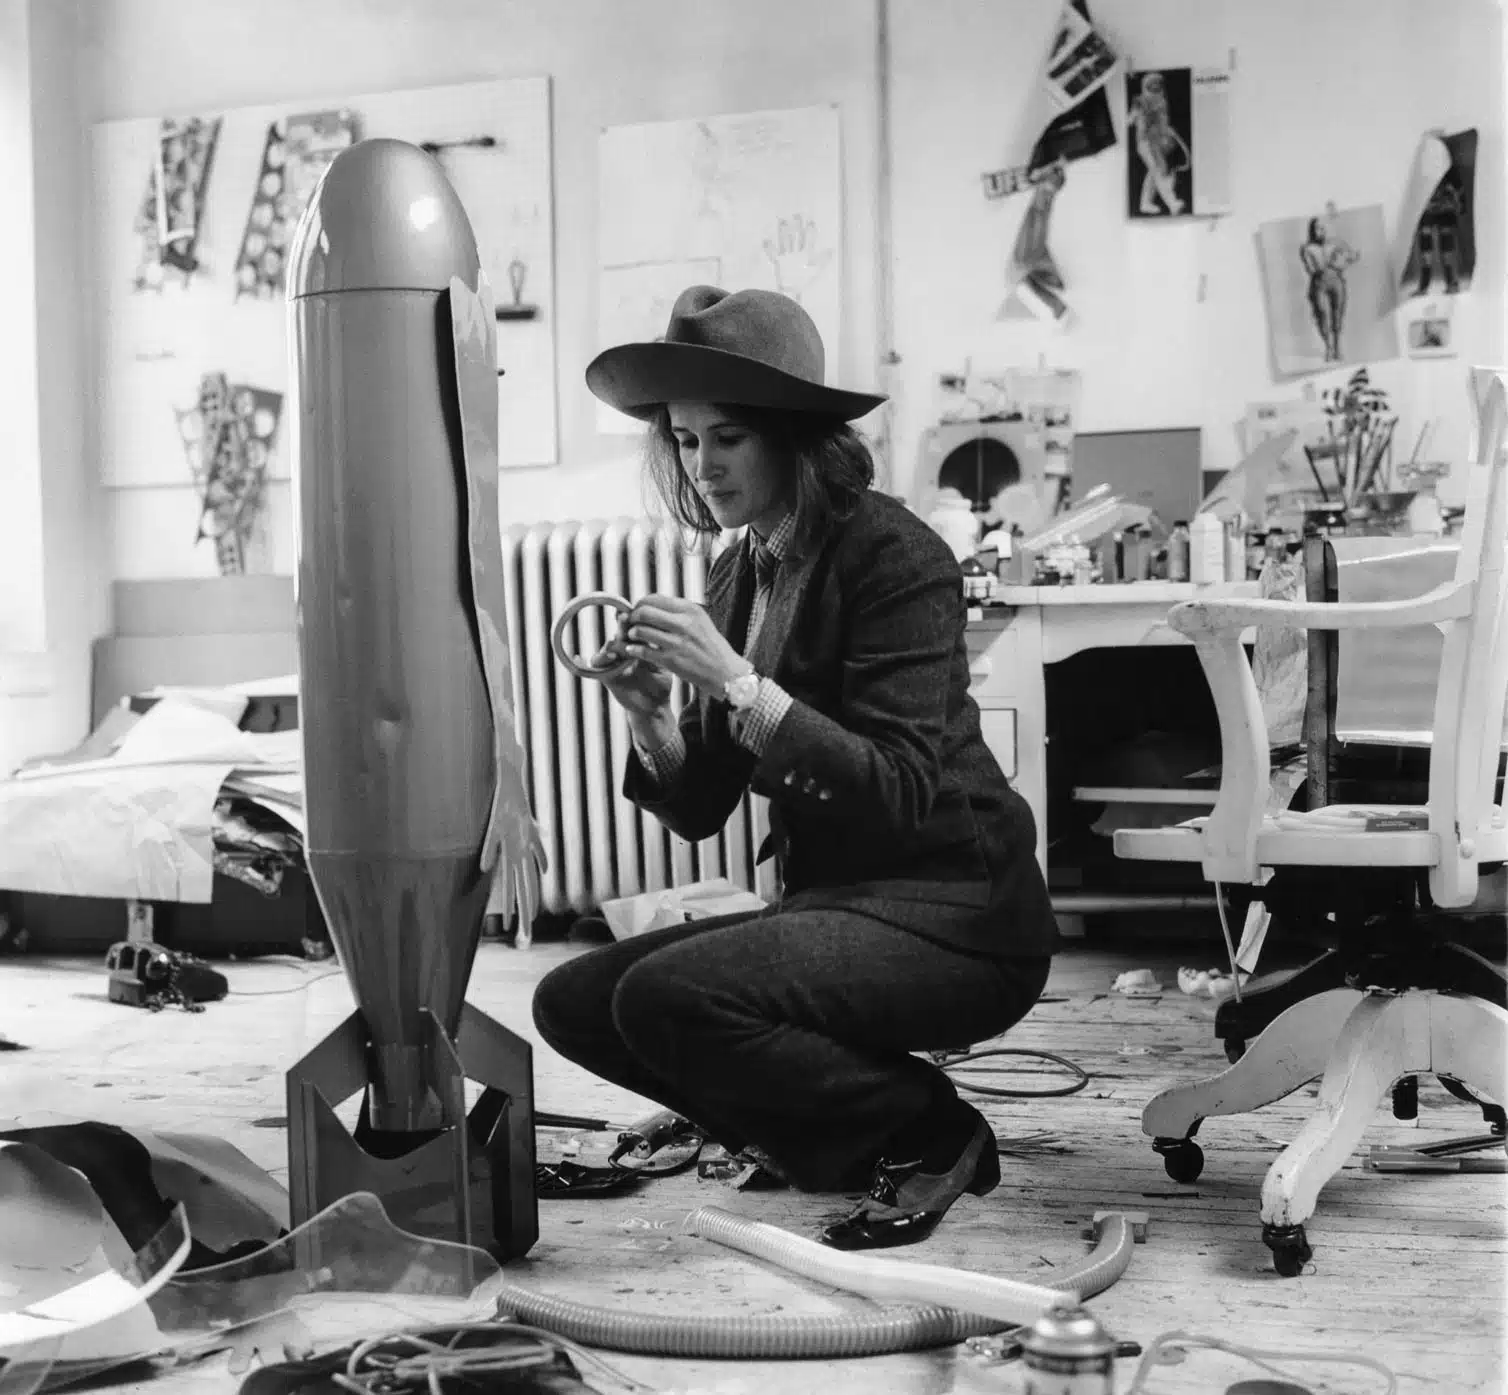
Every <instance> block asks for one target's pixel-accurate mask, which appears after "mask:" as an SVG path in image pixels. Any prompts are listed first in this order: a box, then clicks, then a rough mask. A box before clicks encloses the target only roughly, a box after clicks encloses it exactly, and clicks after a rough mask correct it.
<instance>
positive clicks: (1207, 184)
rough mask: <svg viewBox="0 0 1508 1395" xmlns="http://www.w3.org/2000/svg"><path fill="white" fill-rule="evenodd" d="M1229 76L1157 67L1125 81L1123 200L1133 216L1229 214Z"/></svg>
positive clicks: (1217, 70) (1215, 71)
mask: <svg viewBox="0 0 1508 1395" xmlns="http://www.w3.org/2000/svg"><path fill="white" fill-rule="evenodd" d="M1230 191H1231V184H1230V73H1229V72H1228V71H1226V70H1225V69H1224V68H1158V69H1148V70H1146V71H1143V72H1135V73H1130V74H1128V75H1127V77H1126V199H1127V204H1126V206H1127V211H1128V212H1129V213H1130V216H1131V217H1133V218H1178V217H1188V216H1193V217H1201V218H1202V217H1213V216H1215V215H1218V214H1222V213H1229V212H1230V208H1231V192H1230Z"/></svg>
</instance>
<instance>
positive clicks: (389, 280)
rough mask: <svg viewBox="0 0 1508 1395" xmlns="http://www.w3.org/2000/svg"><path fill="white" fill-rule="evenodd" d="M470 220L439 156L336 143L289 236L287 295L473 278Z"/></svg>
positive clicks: (421, 286)
mask: <svg viewBox="0 0 1508 1395" xmlns="http://www.w3.org/2000/svg"><path fill="white" fill-rule="evenodd" d="M477 269H478V260H477V248H476V237H475V236H474V235H473V233H472V230H471V220H470V219H468V218H467V216H466V210H465V208H463V207H462V205H461V201H460V199H459V198H457V197H456V192H455V190H454V189H453V188H451V186H450V181H449V180H448V179H446V177H445V172H444V170H442V169H441V168H440V166H439V163H438V162H437V161H436V160H434V159H433V158H432V157H431V156H429V155H426V154H425V153H424V151H422V150H420V149H419V148H418V147H417V146H413V145H409V144H407V142H405V141H401V140H364V141H361V142H360V143H358V144H356V145H353V146H351V147H350V149H348V150H343V151H342V152H341V153H340V154H339V155H337V156H336V157H335V160H334V161H333V162H332V163H331V165H330V168H329V169H328V170H326V171H325V174H324V177H323V178H322V179H321V180H320V182H319V186H318V188H316V189H315V191H314V195H313V197H312V198H311V199H310V201H309V206H308V208H307V210H306V211H305V213H304V216H303V219H302V221H301V222H300V224H299V228H298V233H297V236H296V237H295V239H294V244H293V249H292V252H291V255H290V261H289V269H288V295H289V298H290V299H292V300H297V299H299V298H300V297H303V296H310V295H324V294H330V293H336V292H340V291H367V290H407V291H435V292H442V291H445V290H446V289H447V288H448V287H449V285H450V278H451V277H452V276H459V277H460V278H461V280H462V281H464V282H465V283H466V284H467V285H468V286H474V285H475V284H476V279H477Z"/></svg>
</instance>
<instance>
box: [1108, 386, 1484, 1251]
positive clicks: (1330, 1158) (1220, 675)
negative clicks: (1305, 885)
mask: <svg viewBox="0 0 1508 1395" xmlns="http://www.w3.org/2000/svg"><path fill="white" fill-rule="evenodd" d="M1471 386H1472V390H1473V396H1474V400H1475V406H1476V411H1477V417H1478V430H1479V434H1478V439H1479V443H1480V449H1479V451H1478V456H1479V461H1478V463H1477V464H1475V465H1473V466H1472V467H1471V468H1470V476H1469V481H1468V492H1467V507H1466V515H1465V520H1464V528H1463V533H1462V538H1461V549H1460V553H1459V560H1458V563H1457V568H1456V575H1455V578H1454V580H1452V581H1451V582H1450V583H1448V584H1447V585H1444V586H1440V587H1438V588H1436V589H1435V590H1433V591H1431V592H1429V593H1428V594H1426V595H1423V596H1420V597H1418V598H1416V599H1413V600H1406V601H1396V602H1391V601H1390V602H1370V603H1356V604H1323V603H1321V604H1301V603H1292V602H1287V601H1239V600H1207V601H1190V602H1188V603H1186V604H1183V605H1180V606H1177V607H1175V608H1174V609H1173V611H1172V612H1171V614H1170V616H1169V624H1170V625H1171V626H1172V627H1173V628H1174V629H1176V630H1178V631H1180V632H1181V633H1183V634H1185V635H1187V636H1189V638H1191V639H1192V640H1193V641H1194V644H1195V645H1196V646H1197V649H1198V653H1199V659H1200V662H1201V664H1202V666H1203V668H1204V672H1205V676H1206V678H1207V679H1208V682H1209V685H1210V690H1211V692H1212V694H1213V696H1214V700H1215V706H1216V710H1217V712H1218V714H1219V718H1220V733H1221V747H1222V777H1221V785H1220V793H1219V795H1218V797H1217V799H1216V803H1215V807H1214V809H1213V811H1212V812H1211V813H1210V814H1209V815H1208V816H1207V817H1201V818H1195V819H1190V820H1189V821H1187V822H1186V823H1183V824H1180V825H1178V826H1177V827H1174V828H1161V829H1126V830H1122V831H1120V832H1118V833H1116V835H1115V851H1116V853H1117V855H1118V856H1120V857H1126V858H1137V859H1147V860H1155V861H1168V862H1198V863H1200V864H1201V865H1202V867H1203V870H1204V875H1205V877H1206V878H1207V879H1208V880H1209V881H1211V882H1214V883H1215V884H1216V886H1217V888H1218V887H1219V885H1220V884H1222V883H1246V884H1254V883H1257V882H1258V881H1260V880H1261V879H1262V878H1263V876H1265V875H1266V869H1275V868H1283V867H1311V868H1341V869H1368V868H1370V869H1374V870H1375V869H1387V868H1394V869H1400V868H1401V869H1407V868H1417V869H1421V870H1422V871H1423V872H1425V873H1426V874H1427V879H1428V887H1429V895H1430V899H1431V900H1432V901H1433V902H1434V904H1435V905H1437V906H1439V907H1442V908H1459V907H1462V906H1467V905H1470V904H1471V902H1472V901H1473V900H1474V899H1475V898H1476V895H1477V883H1478V869H1479V868H1480V867H1482V866H1483V865H1484V864H1489V865H1490V864H1495V863H1501V862H1503V861H1504V860H1505V859H1508V821H1505V811H1504V806H1503V804H1502V803H1499V802H1497V796H1496V787H1497V771H1498V760H1499V754H1500V749H1501V745H1502V733H1503V718H1504V704H1505V697H1508V567H1505V554H1508V450H1505V444H1508V370H1497V369H1493V370H1488V369H1474V370H1473V371H1472V375H1471ZM1425 624H1436V625H1439V626H1440V627H1441V630H1442V631H1443V634H1444V643H1443V647H1442V654H1441V667H1440V677H1439V682H1438V686H1437V690H1436V695H1435V708H1434V735H1433V741H1432V743H1431V753H1430V767H1429V792H1428V804H1427V806H1426V807H1425V808H1423V809H1408V808H1400V807H1393V806H1384V805H1354V804H1353V805H1329V806H1326V807H1324V808H1321V809H1317V810H1314V811H1312V812H1309V813H1284V814H1277V815H1272V814H1267V813H1266V812H1265V807H1266V803H1267V796H1268V774H1269V760H1268V745H1267V737H1266V732H1265V730H1264V727H1263V722H1262V711H1261V705H1260V702H1259V699H1258V694H1257V688H1256V684H1255V682H1254V681H1253V678H1252V673H1251V667H1250V665H1249V663H1248V662H1247V659H1246V653H1245V650H1244V649H1243V647H1242V644H1241V635H1242V632H1243V631H1244V630H1246V629H1247V628H1248V627H1250V626H1253V625H1285V626H1297V627H1301V628H1304V629H1323V630H1348V629H1355V628H1361V627H1372V626H1377V627H1394V628H1397V627H1403V626H1409V625H1425ZM1422 935H1423V932H1422V931H1421V937H1422ZM1498 996H1499V1001H1496V1002H1494V1001H1490V1000H1488V999H1487V998H1484V997H1482V996H1479V995H1478V994H1477V993H1475V992H1453V991H1442V990H1441V989H1440V988H1438V987H1436V986H1414V985H1413V984H1411V983H1406V982H1404V983H1400V982H1397V981H1393V982H1391V983H1389V984H1387V986H1385V987H1379V986H1376V985H1375V984H1373V983H1371V982H1362V981H1358V982H1356V983H1355V985H1354V986H1348V987H1344V988H1336V989H1331V990H1329V991H1325V992H1320V993H1316V994H1315V995H1314V996H1312V997H1309V998H1306V999H1304V1000H1302V1001H1300V1002H1298V1003H1297V1004H1295V1005H1294V1006H1292V1007H1290V1008H1288V1009H1287V1010H1286V1011H1284V1012H1282V1013H1281V1014H1280V1015H1279V1016H1278V1017H1276V1018H1274V1019H1273V1021H1272V1022H1271V1023H1270V1024H1269V1025H1268V1026H1267V1027H1266V1028H1265V1029H1264V1030H1263V1031H1262V1033H1261V1035H1260V1036H1258V1037H1257V1038H1256V1039H1255V1040H1254V1041H1252V1042H1251V1043H1250V1045H1249V1046H1248V1047H1247V1049H1246V1052H1245V1054H1244V1055H1243V1056H1242V1057H1241V1058H1240V1059H1239V1060H1238V1061H1237V1062H1236V1063H1235V1064H1234V1065H1232V1066H1231V1067H1230V1068H1229V1069H1228V1070H1225V1071H1223V1072H1221V1073H1220V1074H1218V1075H1215V1076H1212V1077H1210V1078H1208V1079H1205V1080H1200V1081H1195V1082H1193V1083H1191V1084H1187V1085H1180V1086H1176V1087H1174V1088H1172V1089H1169V1090H1165V1091H1163V1092H1162V1093H1161V1094H1159V1095H1157V1096H1156V1097H1155V1098H1154V1099H1153V1100H1152V1101H1151V1103H1150V1104H1148V1105H1147V1107H1146V1109H1145V1110H1144V1111H1143V1114H1142V1131H1143V1132H1144V1133H1146V1134H1148V1135H1149V1136H1150V1137H1151V1138H1152V1139H1153V1140H1154V1142H1153V1146H1154V1147H1155V1148H1156V1149H1157V1151H1158V1152H1159V1153H1161V1154H1163V1158H1164V1163H1165V1165H1166V1167H1167V1170H1168V1173H1169V1175H1170V1176H1173V1177H1174V1178H1176V1179H1177V1180H1180V1181H1192V1180H1193V1179H1194V1178H1195V1177H1197V1176H1198V1175H1199V1172H1200V1170H1201V1168H1202V1166H1203V1154H1202V1152H1201V1151H1200V1148H1199V1145H1198V1144H1197V1143H1195V1142H1194V1140H1193V1135H1194V1133H1195V1132H1196V1131H1197V1129H1198V1128H1199V1125H1200V1123H1201V1122H1202V1121H1203V1120H1204V1119H1207V1118H1211V1117H1215V1116H1218V1115H1224V1114H1239V1113H1244V1112H1246V1111H1249V1110H1253V1109H1259V1108H1261V1107H1262V1106H1263V1105H1265V1104H1270V1103H1271V1102H1273V1101H1274V1100H1278V1099H1282V1098H1283V1097H1284V1096H1286V1095H1288V1094H1290V1093H1292V1092H1293V1091H1294V1090H1296V1089H1298V1088H1300V1087H1301V1086H1303V1085H1304V1084H1306V1083H1307V1082H1309V1081H1310V1080H1313V1079H1315V1078H1316V1077H1319V1076H1323V1081H1322V1084H1321V1086H1320V1092H1319V1099H1318V1102H1317V1105H1316V1108H1315V1111H1314V1113H1313V1114H1312V1116H1311V1117H1310V1118H1309V1120H1308V1122H1307V1123H1305V1125H1304V1127H1303V1128H1302V1129H1301V1130H1300V1132H1299V1134H1298V1135H1297V1137H1295V1138H1294V1139H1293V1141H1292V1142H1291V1143H1290V1144H1289V1145H1288V1146H1287V1147H1286V1148H1285V1149H1284V1150H1283V1152H1282V1154H1281V1155H1280V1156H1279V1157H1278V1159H1277V1160H1276V1161H1275V1162H1274V1163H1273V1164H1272V1166H1271V1167H1270V1168H1269V1169H1268V1172H1267V1177H1266V1180H1265V1181H1264V1183H1263V1186H1262V1236H1263V1239H1264V1240H1265V1241H1266V1243H1267V1245H1268V1247H1269V1248H1270V1249H1271V1250H1272V1253H1273V1262H1274V1267H1275V1268H1276V1269H1277V1270H1278V1272H1279V1273H1281V1274H1284V1275H1294V1274H1297V1273H1299V1272H1300V1271H1301V1269H1302V1268H1303V1265H1304V1264H1305V1263H1306V1262H1307V1261H1308V1260H1309V1259H1310V1258H1311V1253H1312V1252H1311V1249H1310V1246H1309V1242H1308V1239H1307V1237H1306V1235H1305V1232H1304V1222H1305V1221H1307V1220H1308V1219H1309V1217H1310V1216H1311V1215H1312V1214H1313V1213H1314V1208H1315V1204H1316V1201H1317V1199H1318V1196H1319V1192H1320V1189H1321V1188H1322V1187H1323V1186H1324V1185H1325V1183H1326V1182H1328V1181H1329V1180H1330V1178H1331V1177H1332V1176H1333V1175H1334V1174H1335V1173H1336V1172H1337V1171H1338V1170H1339V1169H1340V1167H1341V1166H1342V1165H1343V1164H1344V1163H1345V1161H1346V1159H1347V1158H1349V1157H1350V1155H1351V1153H1352V1151H1353V1150H1354V1149H1355V1148H1356V1146H1357V1144H1358V1143H1359V1141H1360V1139H1361V1136H1362V1134H1363V1132H1364V1131H1365V1130H1366V1128H1367V1126H1368V1124H1370V1123H1371V1121H1372V1119H1373V1117H1374V1116H1375V1113H1376V1111H1377V1107H1378V1105H1379V1103H1380V1102H1381V1101H1382V1100H1383V1098H1384V1097H1385V1096H1386V1095H1387V1094H1388V1093H1389V1091H1390V1090H1391V1089H1392V1087H1393V1085H1394V1083H1395V1082H1397V1081H1398V1080H1400V1079H1402V1078H1404V1077H1409V1076H1417V1075H1429V1074H1433V1075H1437V1076H1442V1077H1446V1078H1447V1079H1448V1080H1450V1081H1453V1082H1459V1084H1461V1085H1464V1086H1466V1087H1467V1088H1468V1089H1469V1090H1471V1091H1473V1092H1480V1093H1482V1094H1484V1095H1486V1096H1488V1097H1489V1098H1491V1099H1492V1100H1495V1101H1496V1102H1497V1103H1498V1104H1499V1105H1503V1104H1508V1010H1505V1009H1504V1007H1503V1006H1502V1005H1501V1001H1502V999H1501V995H1498Z"/></svg>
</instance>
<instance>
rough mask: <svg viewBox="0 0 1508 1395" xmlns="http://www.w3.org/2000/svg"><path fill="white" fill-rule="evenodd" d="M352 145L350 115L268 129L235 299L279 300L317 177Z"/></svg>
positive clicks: (302, 119)
mask: <svg viewBox="0 0 1508 1395" xmlns="http://www.w3.org/2000/svg"><path fill="white" fill-rule="evenodd" d="M355 140H356V118H355V117H354V115H353V114H352V113H351V112H349V111H314V112H301V113H300V114H299V115H297V116H289V117H280V118H279V119H278V120H276V121H274V122H273V123H272V124H271V125H270V126H268V128H267V143H266V144H265V145H264V146H263V147H262V172H261V174H260V175H259V176H258V178H257V182H256V186H255V189H254V191H253V193H252V200H251V209H250V211H249V212H248V213H247V215H246V231H245V232H244V233H243V234H242V235H241V252H240V255H239V256H238V257H237V258H236V270H235V278H236V296H237V297H238V298H239V297H240V296H243V295H251V296H260V297H262V298H264V299H272V298H274V297H278V296H281V295H282V294H283V284H284V283H283V272H284V262H285V260H286V258H287V254H288V244H289V242H291V241H292V240H293V230H294V229H295V228H296V227H297V226H298V220H299V216H300V215H301V214H302V213H303V211H304V209H305V208H306V207H307V206H308V203H309V197H310V195H311V194H313V193H314V186H315V185H316V184H318V183H319V180H320V176H321V175H323V174H324V172H325V171H326V170H327V169H329V167H330V165H331V163H332V162H333V161H334V159H335V157H336V156H337V155H339V154H340V152H341V151H342V150H344V149H345V148H346V147H347V146H349V145H351V144H353V143H354V142H355Z"/></svg>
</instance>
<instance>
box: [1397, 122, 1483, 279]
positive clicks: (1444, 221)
mask: <svg viewBox="0 0 1508 1395" xmlns="http://www.w3.org/2000/svg"><path fill="white" fill-rule="evenodd" d="M1476 182H1477V133H1476V131H1474V130H1470V131H1458V132H1457V133H1456V134H1455V135H1453V136H1447V135H1445V134H1444V133H1443V132H1439V131H1432V132H1430V134H1429V135H1427V136H1425V138H1424V140H1423V142H1422V143H1421V144H1420V147H1419V153H1418V156H1417V158H1416V159H1415V162H1414V170H1413V174H1412V176H1411V178H1410V180H1409V186H1408V190H1407V192H1406V194H1405V196H1404V201H1403V207H1402V209H1401V210H1400V213H1399V219H1398V222H1399V233H1400V235H1401V236H1402V237H1404V238H1405V239H1407V241H1406V243H1405V245H1404V247H1403V248H1402V251H1401V255H1400V257H1399V262H1400V267H1399V273H1398V276H1399V293H1400V298H1402V299H1408V298H1409V297H1416V296H1439V295H1460V294H1461V293H1462V292H1463V291H1468V290H1470V289H1471V277H1472V273H1473V272H1474V271H1475V270H1476V264H1477V244H1476V210H1475V201H1476Z"/></svg>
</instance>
